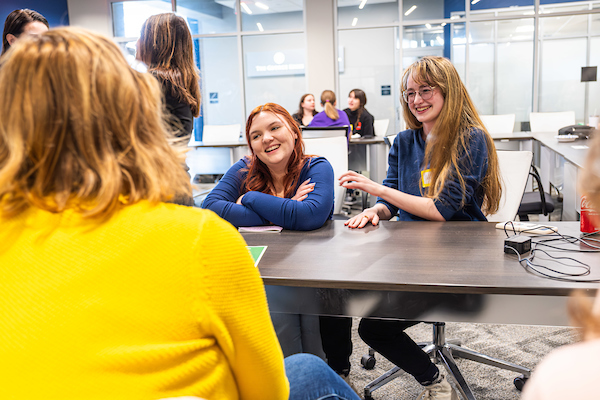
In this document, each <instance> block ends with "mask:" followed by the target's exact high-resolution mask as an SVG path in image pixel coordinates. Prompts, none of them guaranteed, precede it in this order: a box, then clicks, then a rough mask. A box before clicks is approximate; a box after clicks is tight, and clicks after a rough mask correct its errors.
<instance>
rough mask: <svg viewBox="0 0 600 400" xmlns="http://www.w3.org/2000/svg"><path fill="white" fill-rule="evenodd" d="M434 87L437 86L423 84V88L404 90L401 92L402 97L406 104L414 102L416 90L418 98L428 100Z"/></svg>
mask: <svg viewBox="0 0 600 400" xmlns="http://www.w3.org/2000/svg"><path fill="white" fill-rule="evenodd" d="M436 87H437V86H425V87H424V88H422V89H419V90H417V91H416V92H410V93H409V92H408V91H406V90H405V91H403V92H402V98H403V99H404V101H405V102H406V103H407V104H411V103H414V101H415V97H416V96H417V92H418V93H419V97H420V98H422V99H423V100H429V99H431V98H432V97H433V89H435V88H436Z"/></svg>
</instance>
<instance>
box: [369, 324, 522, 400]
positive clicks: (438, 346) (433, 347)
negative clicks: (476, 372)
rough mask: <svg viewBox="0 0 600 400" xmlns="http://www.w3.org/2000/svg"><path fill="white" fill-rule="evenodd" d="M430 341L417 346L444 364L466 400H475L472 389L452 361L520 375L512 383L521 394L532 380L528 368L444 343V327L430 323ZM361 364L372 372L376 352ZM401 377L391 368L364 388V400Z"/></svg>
mask: <svg viewBox="0 0 600 400" xmlns="http://www.w3.org/2000/svg"><path fill="white" fill-rule="evenodd" d="M432 324H433V340H432V341H431V342H423V343H418V345H419V346H421V348H422V349H423V351H424V352H425V353H427V354H429V356H430V357H431V358H433V360H434V362H439V363H442V364H444V367H445V368H446V370H447V371H448V374H449V375H450V376H452V377H453V378H454V380H455V381H456V383H458V389H459V391H460V392H461V394H462V396H463V398H465V399H467V400H476V399H475V396H474V395H473V392H472V391H471V388H469V385H468V384H467V382H466V381H465V378H464V377H463V375H462V373H461V372H460V370H459V369H458V366H457V365H456V362H455V361H454V359H455V358H466V359H467V360H471V361H476V362H479V363H482V364H487V365H491V366H493V367H497V368H502V369H507V370H509V371H514V372H518V373H520V374H522V375H520V376H518V377H516V378H515V379H514V384H515V387H516V388H517V389H518V390H522V389H523V386H524V385H525V382H527V379H529V377H530V376H531V370H530V369H529V368H525V367H522V366H520V365H517V364H513V363H511V362H508V361H504V360H500V359H497V358H493V357H490V356H487V355H485V354H481V353H479V352H476V351H474V350H469V349H467V348H464V347H461V346H460V341H459V340H446V323H444V322H433V323H432ZM360 362H361V364H362V365H363V367H365V369H373V368H374V367H375V362H376V361H375V351H374V350H373V349H369V354H368V355H364V356H363V357H362V359H361V360H360ZM402 373H403V370H402V369H401V368H400V367H397V366H396V367H394V368H392V369H390V370H389V371H387V372H386V373H385V374H383V375H381V376H380V377H379V378H377V379H375V380H374V381H372V382H370V383H369V384H367V386H365V388H364V395H365V400H372V399H373V397H372V396H371V394H372V393H373V391H375V390H376V389H378V388H380V387H381V386H383V385H385V384H387V383H388V382H390V381H393V380H394V379H396V378H397V377H399V376H400V375H401V374H402Z"/></svg>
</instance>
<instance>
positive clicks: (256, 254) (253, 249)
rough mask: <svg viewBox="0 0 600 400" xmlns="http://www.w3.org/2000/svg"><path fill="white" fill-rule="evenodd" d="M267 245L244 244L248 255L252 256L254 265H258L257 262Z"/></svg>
mask: <svg viewBox="0 0 600 400" xmlns="http://www.w3.org/2000/svg"><path fill="white" fill-rule="evenodd" d="M267 247H268V246H246V248H247V249H248V251H249V252H250V255H251V256H252V259H253V260H254V266H255V267H258V263H259V262H260V259H261V258H262V256H263V254H265V251H266V250H267Z"/></svg>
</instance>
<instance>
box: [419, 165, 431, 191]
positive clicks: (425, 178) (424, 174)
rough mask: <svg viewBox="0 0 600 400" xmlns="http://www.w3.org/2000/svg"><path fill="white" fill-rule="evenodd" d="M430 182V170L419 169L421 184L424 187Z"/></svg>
mask: <svg viewBox="0 0 600 400" xmlns="http://www.w3.org/2000/svg"><path fill="white" fill-rule="evenodd" d="M430 184H431V170H430V169H424V170H423V171H421V186H423V187H424V188H426V187H429V185H430Z"/></svg>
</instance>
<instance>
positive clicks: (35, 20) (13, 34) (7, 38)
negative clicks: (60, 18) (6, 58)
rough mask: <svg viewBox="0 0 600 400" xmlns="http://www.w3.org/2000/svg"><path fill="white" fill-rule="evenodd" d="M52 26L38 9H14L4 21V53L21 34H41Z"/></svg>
mask: <svg viewBox="0 0 600 400" xmlns="http://www.w3.org/2000/svg"><path fill="white" fill-rule="evenodd" d="M49 28H50V25H48V21H47V20H46V18H44V16H43V15H42V14H40V13H39V12H37V11H33V10H28V9H26V8H24V9H22V10H14V11H13V12H11V13H10V14H8V17H6V21H5V22H4V32H3V33H2V54H0V56H1V55H4V53H6V52H7V51H8V49H9V48H10V46H12V45H13V44H14V43H15V42H16V41H17V40H18V39H19V37H20V36H21V35H23V34H25V35H39V34H41V33H44V32H46V31H47V30H48V29H49Z"/></svg>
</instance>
